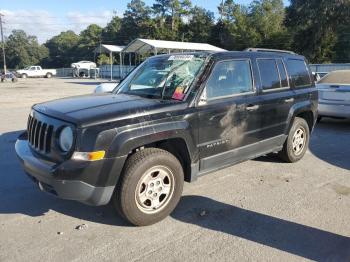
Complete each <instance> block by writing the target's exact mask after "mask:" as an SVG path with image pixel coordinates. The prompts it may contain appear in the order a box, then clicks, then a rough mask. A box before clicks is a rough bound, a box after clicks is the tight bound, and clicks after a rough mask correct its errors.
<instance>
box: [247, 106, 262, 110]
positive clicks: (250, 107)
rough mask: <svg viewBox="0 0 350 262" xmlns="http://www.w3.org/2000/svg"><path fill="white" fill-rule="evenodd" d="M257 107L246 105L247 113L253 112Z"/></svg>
mask: <svg viewBox="0 0 350 262" xmlns="http://www.w3.org/2000/svg"><path fill="white" fill-rule="evenodd" d="M259 107H260V106H259V105H248V106H247V110H248V111H255V110H258V109H259Z"/></svg>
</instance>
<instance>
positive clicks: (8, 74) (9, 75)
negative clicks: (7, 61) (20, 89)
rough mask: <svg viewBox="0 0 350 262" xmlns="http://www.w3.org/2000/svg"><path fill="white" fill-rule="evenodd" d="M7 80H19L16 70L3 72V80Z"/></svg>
mask: <svg viewBox="0 0 350 262" xmlns="http://www.w3.org/2000/svg"><path fill="white" fill-rule="evenodd" d="M5 81H11V82H17V81H18V79H17V76H16V74H15V73H14V72H11V71H7V72H6V74H5V73H4V72H2V73H1V82H5Z"/></svg>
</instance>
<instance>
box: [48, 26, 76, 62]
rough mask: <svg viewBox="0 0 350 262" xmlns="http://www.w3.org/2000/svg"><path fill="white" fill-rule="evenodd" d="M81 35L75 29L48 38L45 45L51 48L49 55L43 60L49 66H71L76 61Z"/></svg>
mask: <svg viewBox="0 0 350 262" xmlns="http://www.w3.org/2000/svg"><path fill="white" fill-rule="evenodd" d="M79 41H80V36H79V35H77V34H75V33H74V32H73V31H66V32H62V33H60V34H59V35H57V36H54V37H53V38H51V39H50V40H48V41H47V42H46V43H45V44H44V46H46V47H47V48H48V49H49V57H48V58H47V59H46V60H45V61H43V65H44V66H47V67H69V66H70V64H71V63H73V62H75V61H76V55H77V45H78V43H79Z"/></svg>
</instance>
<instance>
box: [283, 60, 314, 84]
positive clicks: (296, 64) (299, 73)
mask: <svg viewBox="0 0 350 262" xmlns="http://www.w3.org/2000/svg"><path fill="white" fill-rule="evenodd" d="M287 68H288V72H289V76H290V78H291V80H292V82H293V84H294V86H295V87H306V86H309V85H311V79H310V75H309V70H308V68H307V66H306V63H305V61H304V60H300V59H288V60H287Z"/></svg>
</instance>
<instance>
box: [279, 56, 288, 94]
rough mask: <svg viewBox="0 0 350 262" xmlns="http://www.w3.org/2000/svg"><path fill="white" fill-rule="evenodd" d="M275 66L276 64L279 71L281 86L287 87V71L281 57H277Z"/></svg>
mask: <svg viewBox="0 0 350 262" xmlns="http://www.w3.org/2000/svg"><path fill="white" fill-rule="evenodd" d="M277 66H278V71H279V73H280V77H281V85H282V87H289V84H288V77H287V71H286V68H285V66H284V63H283V61H282V59H277Z"/></svg>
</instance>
